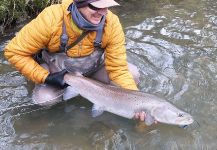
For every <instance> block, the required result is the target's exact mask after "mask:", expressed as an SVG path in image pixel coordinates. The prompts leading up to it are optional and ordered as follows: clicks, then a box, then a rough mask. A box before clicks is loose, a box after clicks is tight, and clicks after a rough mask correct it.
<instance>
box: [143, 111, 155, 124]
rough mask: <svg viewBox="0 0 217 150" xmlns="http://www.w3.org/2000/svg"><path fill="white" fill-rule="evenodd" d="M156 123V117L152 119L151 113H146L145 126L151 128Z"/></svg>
mask: <svg viewBox="0 0 217 150" xmlns="http://www.w3.org/2000/svg"><path fill="white" fill-rule="evenodd" d="M154 121H155V119H154V117H152V116H151V114H150V113H147V112H146V116H145V124H146V125H147V126H150V125H152V124H153V123H154Z"/></svg>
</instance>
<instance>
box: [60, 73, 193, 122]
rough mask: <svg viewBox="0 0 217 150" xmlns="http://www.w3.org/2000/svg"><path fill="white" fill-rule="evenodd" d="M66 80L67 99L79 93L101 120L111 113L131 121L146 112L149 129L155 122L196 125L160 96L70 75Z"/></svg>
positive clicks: (189, 116) (191, 118)
mask: <svg viewBox="0 0 217 150" xmlns="http://www.w3.org/2000/svg"><path fill="white" fill-rule="evenodd" d="M64 80H65V81H66V83H67V84H69V85H70V86H69V87H68V89H67V92H66V93H65V95H67V94H69V95H70V91H71V92H72V93H73V94H74V92H76V93H78V94H80V95H81V96H82V97H84V98H86V99H88V100H89V101H91V102H92V103H93V104H94V105H93V108H92V115H93V116H98V115H101V114H102V113H103V112H104V111H108V112H111V113H114V114H116V115H119V116H122V117H125V118H129V119H132V118H133V117H134V115H135V113H137V112H141V111H144V112H145V113H146V119H145V123H146V124H147V125H151V124H152V123H153V122H154V121H155V120H156V121H158V122H161V123H166V124H172V125H181V126H183V125H189V124H191V123H193V117H192V116H191V115H190V114H188V113H186V112H184V111H182V110H180V109H178V108H176V107H175V106H174V105H172V104H171V103H169V102H168V101H166V100H164V99H162V98H159V97H157V96H154V95H151V94H147V93H144V92H140V91H134V90H127V89H122V88H119V87H116V86H111V85H105V84H103V83H100V82H97V81H95V80H92V79H89V78H86V77H83V76H76V75H73V74H70V73H68V74H66V75H65V76H64ZM68 97H70V96H68Z"/></svg>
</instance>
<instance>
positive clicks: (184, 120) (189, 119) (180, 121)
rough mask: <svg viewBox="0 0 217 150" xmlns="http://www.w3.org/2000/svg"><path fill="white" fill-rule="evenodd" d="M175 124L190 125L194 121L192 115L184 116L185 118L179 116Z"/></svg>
mask: <svg viewBox="0 0 217 150" xmlns="http://www.w3.org/2000/svg"><path fill="white" fill-rule="evenodd" d="M176 122H177V124H179V125H190V124H192V123H193V122H194V119H193V117H186V118H181V119H180V118H179V119H177V120H176Z"/></svg>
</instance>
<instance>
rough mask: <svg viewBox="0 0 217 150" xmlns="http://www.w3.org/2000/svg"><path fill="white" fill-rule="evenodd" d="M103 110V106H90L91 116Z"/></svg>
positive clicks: (98, 114)
mask: <svg viewBox="0 0 217 150" xmlns="http://www.w3.org/2000/svg"><path fill="white" fill-rule="evenodd" d="M104 110H105V109H104V107H102V106H98V105H95V104H94V105H93V107H92V117H97V116H100V115H102V114H103V112H104Z"/></svg>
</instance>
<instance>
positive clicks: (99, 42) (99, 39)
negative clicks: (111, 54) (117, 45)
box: [94, 17, 105, 48]
mask: <svg viewBox="0 0 217 150" xmlns="http://www.w3.org/2000/svg"><path fill="white" fill-rule="evenodd" d="M102 21H103V22H105V17H103V20H102ZM103 27H104V24H103V26H102V27H101V28H99V29H98V31H97V33H96V39H95V41H94V47H95V48H101V47H102V34H103Z"/></svg>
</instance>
